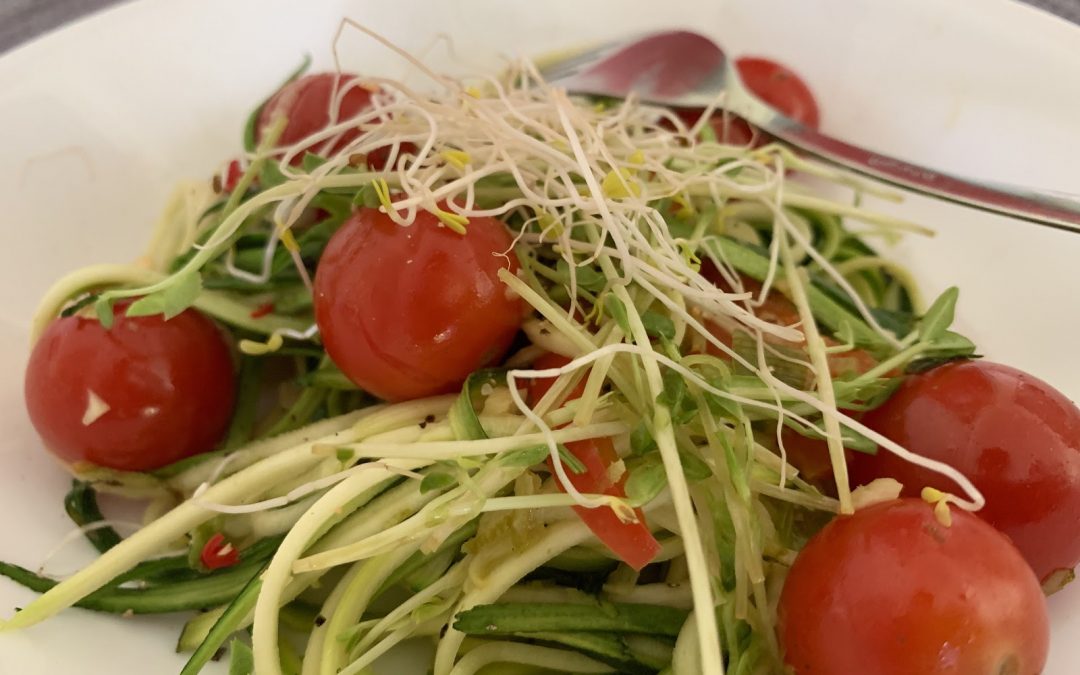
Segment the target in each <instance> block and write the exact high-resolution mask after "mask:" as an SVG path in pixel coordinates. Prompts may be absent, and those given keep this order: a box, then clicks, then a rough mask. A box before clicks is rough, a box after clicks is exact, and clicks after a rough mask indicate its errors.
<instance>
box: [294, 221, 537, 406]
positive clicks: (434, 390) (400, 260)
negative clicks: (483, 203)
mask: <svg viewBox="0 0 1080 675" xmlns="http://www.w3.org/2000/svg"><path fill="white" fill-rule="evenodd" d="M467 228H468V233H467V234H465V235H460V234H457V233H455V232H453V231H451V230H450V229H448V228H446V227H443V226H441V224H440V223H439V221H438V219H437V218H436V217H435V216H434V215H432V214H430V213H427V212H421V213H419V214H417V216H416V221H415V222H414V223H413V224H412V225H411V226H408V227H402V226H400V225H397V224H396V223H394V222H393V221H392V220H391V219H390V217H389V216H387V215H386V214H383V213H380V212H379V211H378V210H377V209H371V208H364V209H360V210H359V211H358V212H357V213H356V214H355V215H353V217H352V218H350V219H349V220H347V221H346V222H345V223H344V224H343V225H342V226H341V228H340V229H339V230H338V231H337V232H336V233H335V234H334V236H333V237H332V238H331V239H330V242H329V244H327V246H326V250H325V251H324V252H323V255H322V258H321V259H320V260H319V266H318V268H317V270H316V272H315V320H316V323H317V324H318V326H319V331H320V333H321V334H322V340H323V345H324V346H325V347H326V352H327V354H329V355H330V358H331V359H333V361H334V363H336V364H337V366H338V367H339V368H341V370H342V372H344V373H345V375H346V376H348V377H349V379H351V380H352V381H353V382H355V383H356V384H357V385H358V386H359V387H361V388H362V389H364V390H366V391H368V392H370V393H372V394H374V395H376V396H378V397H380V398H382V399H385V400H388V401H403V400H408V399H414V398H420V397H423V396H430V395H433V394H441V393H447V392H450V391H454V390H455V389H457V388H458V387H459V386H460V385H461V383H462V382H463V381H464V380H465V378H466V377H468V375H469V374H470V373H472V372H473V371H475V370H476V369H478V368H482V367H484V366H487V365H490V364H492V363H496V362H497V361H498V360H499V359H500V358H502V356H503V355H504V354H505V353H506V350H507V349H508V348H509V347H510V343H511V342H512V341H513V339H514V336H515V335H516V334H517V331H518V329H519V328H520V326H521V321H522V315H523V312H524V304H523V303H522V301H521V299H520V298H518V297H517V296H515V295H512V294H511V293H510V292H509V290H508V289H507V287H506V285H505V284H503V283H502V281H500V280H499V278H498V272H499V270H500V269H509V270H510V271H511V272H516V271H517V269H518V261H517V257H516V256H515V255H514V253H513V251H512V250H510V248H511V244H512V239H511V237H510V235H509V234H508V233H507V231H506V228H505V227H504V226H503V224H502V223H501V222H499V221H498V220H495V219H494V218H471V219H470V221H469V224H468V226H467ZM503 252H507V256H508V257H506V256H502V255H496V254H502V253H503Z"/></svg>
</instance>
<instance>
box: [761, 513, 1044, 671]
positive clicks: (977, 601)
mask: <svg viewBox="0 0 1080 675" xmlns="http://www.w3.org/2000/svg"><path fill="white" fill-rule="evenodd" d="M1049 623H1050V622H1049V618H1048V617H1047V613H1046V600H1045V598H1044V596H1043V594H1042V591H1041V589H1040V588H1039V583H1038V581H1037V580H1036V579H1035V576H1034V575H1033V574H1032V573H1031V570H1030V569H1029V568H1028V566H1027V564H1026V563H1025V562H1024V559H1023V557H1021V555H1020V553H1019V552H1018V551H1017V550H1016V548H1015V547H1014V546H1013V545H1012V544H1011V543H1010V542H1009V540H1008V539H1007V538H1006V537H1004V536H1003V535H1002V534H1001V533H999V532H997V531H996V530H994V529H993V528H992V527H990V526H989V525H987V524H986V523H985V522H983V521H982V520H980V519H979V518H976V517H975V516H973V515H971V514H969V513H966V512H963V511H959V510H958V509H953V510H952V525H951V526H950V527H945V526H943V525H942V524H941V523H939V522H938V520H937V518H936V517H935V515H934V512H933V507H931V506H930V505H929V504H927V503H926V502H923V501H922V500H920V499H902V500H894V501H890V502H884V503H881V504H875V505H873V506H869V507H867V508H865V509H862V510H860V511H857V512H856V513H855V514H854V515H851V516H840V517H838V518H837V519H836V520H834V521H833V522H831V523H830V524H829V525H827V526H825V528H824V529H823V530H822V531H821V532H819V533H818V534H817V535H816V536H814V537H813V538H812V539H811V540H810V542H809V543H808V544H807V545H806V547H805V548H804V549H803V550H802V552H800V553H799V556H798V557H797V558H796V560H795V564H794V565H793V566H792V568H791V571H790V573H789V575H788V578H787V581H786V583H785V585H784V589H783V592H782V593H781V596H780V607H779V624H780V639H781V642H782V644H783V647H784V651H785V660H786V661H787V663H788V665H790V666H791V667H792V668H793V670H794V672H795V674H796V675H808V674H810V673H813V674H814V675H834V674H835V675H851V674H852V673H874V675H912V674H913V673H918V674H919V675H946V674H948V675H967V674H972V675H974V674H976V673H979V674H982V673H986V674H987V675H991V674H992V675H1000V674H1001V673H1010V674H1011V675H1036V674H1037V673H1039V672H1040V671H1041V670H1042V667H1043V664H1044V663H1045V661H1046V654H1047V649H1048V646H1049V639H1050V636H1049V631H1050V625H1049Z"/></svg>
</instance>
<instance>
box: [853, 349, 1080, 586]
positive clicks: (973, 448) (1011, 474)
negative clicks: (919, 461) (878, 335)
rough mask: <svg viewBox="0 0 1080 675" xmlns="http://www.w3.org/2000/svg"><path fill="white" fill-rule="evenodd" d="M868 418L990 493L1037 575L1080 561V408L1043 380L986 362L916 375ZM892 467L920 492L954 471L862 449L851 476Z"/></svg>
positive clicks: (994, 513) (989, 509)
mask: <svg viewBox="0 0 1080 675" xmlns="http://www.w3.org/2000/svg"><path fill="white" fill-rule="evenodd" d="M864 422H865V423H866V424H867V425H868V426H869V427H870V428H872V429H874V430H875V431H878V432H879V433H881V434H883V435H884V436H886V437H888V438H890V439H892V440H894V441H896V442H897V443H899V444H901V445H903V446H904V447H906V448H908V449H909V450H911V451H912V452H915V453H918V454H920V455H923V456H925V457H931V458H933V459H937V460H940V461H942V462H945V463H947V464H950V465H952V466H953V467H955V468H956V469H958V470H959V471H960V472H961V473H963V474H964V475H966V476H967V477H968V478H969V479H970V480H971V481H972V482H973V483H974V484H975V486H976V487H977V488H979V490H981V491H982V493H983V495H984V496H985V497H986V507H985V508H984V509H983V510H982V511H980V512H979V515H980V516H982V517H983V518H984V519H985V520H986V521H987V522H989V523H990V524H991V525H993V526H994V527H996V528H998V529H999V530H1001V531H1002V532H1004V533H1005V534H1007V535H1009V537H1010V538H1011V539H1012V540H1013V542H1014V543H1015V544H1016V546H1017V548H1019V549H1020V552H1021V553H1023V554H1024V557H1025V558H1026V559H1027V561H1028V563H1030V564H1031V567H1032V569H1034V570H1035V574H1036V576H1038V577H1039V578H1040V579H1044V578H1045V577H1046V576H1047V575H1048V574H1050V573H1051V572H1053V571H1054V570H1057V569H1062V568H1064V569H1071V568H1073V567H1076V565H1077V563H1080V410H1078V409H1077V407H1076V406H1075V405H1074V404H1073V403H1072V402H1071V401H1069V400H1068V399H1067V398H1065V396H1064V395H1062V394H1061V393H1060V392H1058V391H1057V390H1055V389H1054V388H1053V387H1051V386H1050V385H1048V384H1046V383H1045V382H1043V381H1042V380H1039V379H1037V378H1035V377H1032V376H1031V375H1028V374H1027V373H1024V372H1021V371H1019V370H1016V369H1015V368H1010V367H1008V366H1003V365H999V364H996V363H989V362H986V361H965V362H959V363H951V364H947V365H944V366H941V367H939V368H935V369H933V370H931V371H929V372H926V373H922V374H920V375H913V376H911V377H909V378H908V379H907V380H906V381H905V382H904V384H903V385H902V386H901V387H900V388H899V389H898V390H897V391H896V393H895V394H893V396H892V397H890V398H889V400H888V401H886V402H885V403H884V405H882V406H881V407H879V408H877V409H875V410H873V411H871V412H870V413H868V414H867V415H866V418H865V419H864ZM880 476H892V477H894V478H896V479H897V480H899V481H900V482H901V483H903V484H904V491H905V494H908V495H916V494H918V493H919V491H920V490H921V489H922V488H923V487H924V486H926V485H930V486H933V487H936V488H938V489H941V490H947V491H950V492H957V491H959V486H957V485H955V484H954V483H953V482H952V481H951V480H949V479H946V478H943V477H941V476H939V475H937V474H934V473H931V472H929V471H927V470H925V469H922V468H920V467H917V466H915V465H913V464H909V463H907V462H904V461H902V460H899V459H897V458H896V457H895V456H894V455H893V454H892V453H889V452H878V453H877V455H860V456H859V457H856V458H855V461H854V462H853V464H852V477H853V479H854V480H856V481H857V482H862V483H865V482H869V481H870V480H871V479H873V478H877V477H880Z"/></svg>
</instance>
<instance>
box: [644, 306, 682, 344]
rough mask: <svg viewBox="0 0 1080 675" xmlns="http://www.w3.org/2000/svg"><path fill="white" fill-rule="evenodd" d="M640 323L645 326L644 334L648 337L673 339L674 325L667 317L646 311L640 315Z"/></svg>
mask: <svg viewBox="0 0 1080 675" xmlns="http://www.w3.org/2000/svg"><path fill="white" fill-rule="evenodd" d="M641 323H643V324H645V332H646V333H648V334H649V337H653V338H666V339H668V340H674V339H675V323H674V322H673V321H672V320H671V319H669V318H668V317H666V316H664V315H663V314H660V313H658V312H653V311H648V312H645V313H644V314H642V315H641Z"/></svg>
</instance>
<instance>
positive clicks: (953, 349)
mask: <svg viewBox="0 0 1080 675" xmlns="http://www.w3.org/2000/svg"><path fill="white" fill-rule="evenodd" d="M930 351H931V352H932V353H933V354H935V355H937V356H941V355H943V354H951V355H955V356H968V355H971V354H974V353H975V343H974V342H972V341H971V340H969V339H967V338H966V337H964V336H963V335H961V334H960V333H954V332H952V331H951V330H947V331H945V332H944V333H942V334H941V335H940V336H938V338H937V339H936V340H934V345H933V349H932V350H930Z"/></svg>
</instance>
